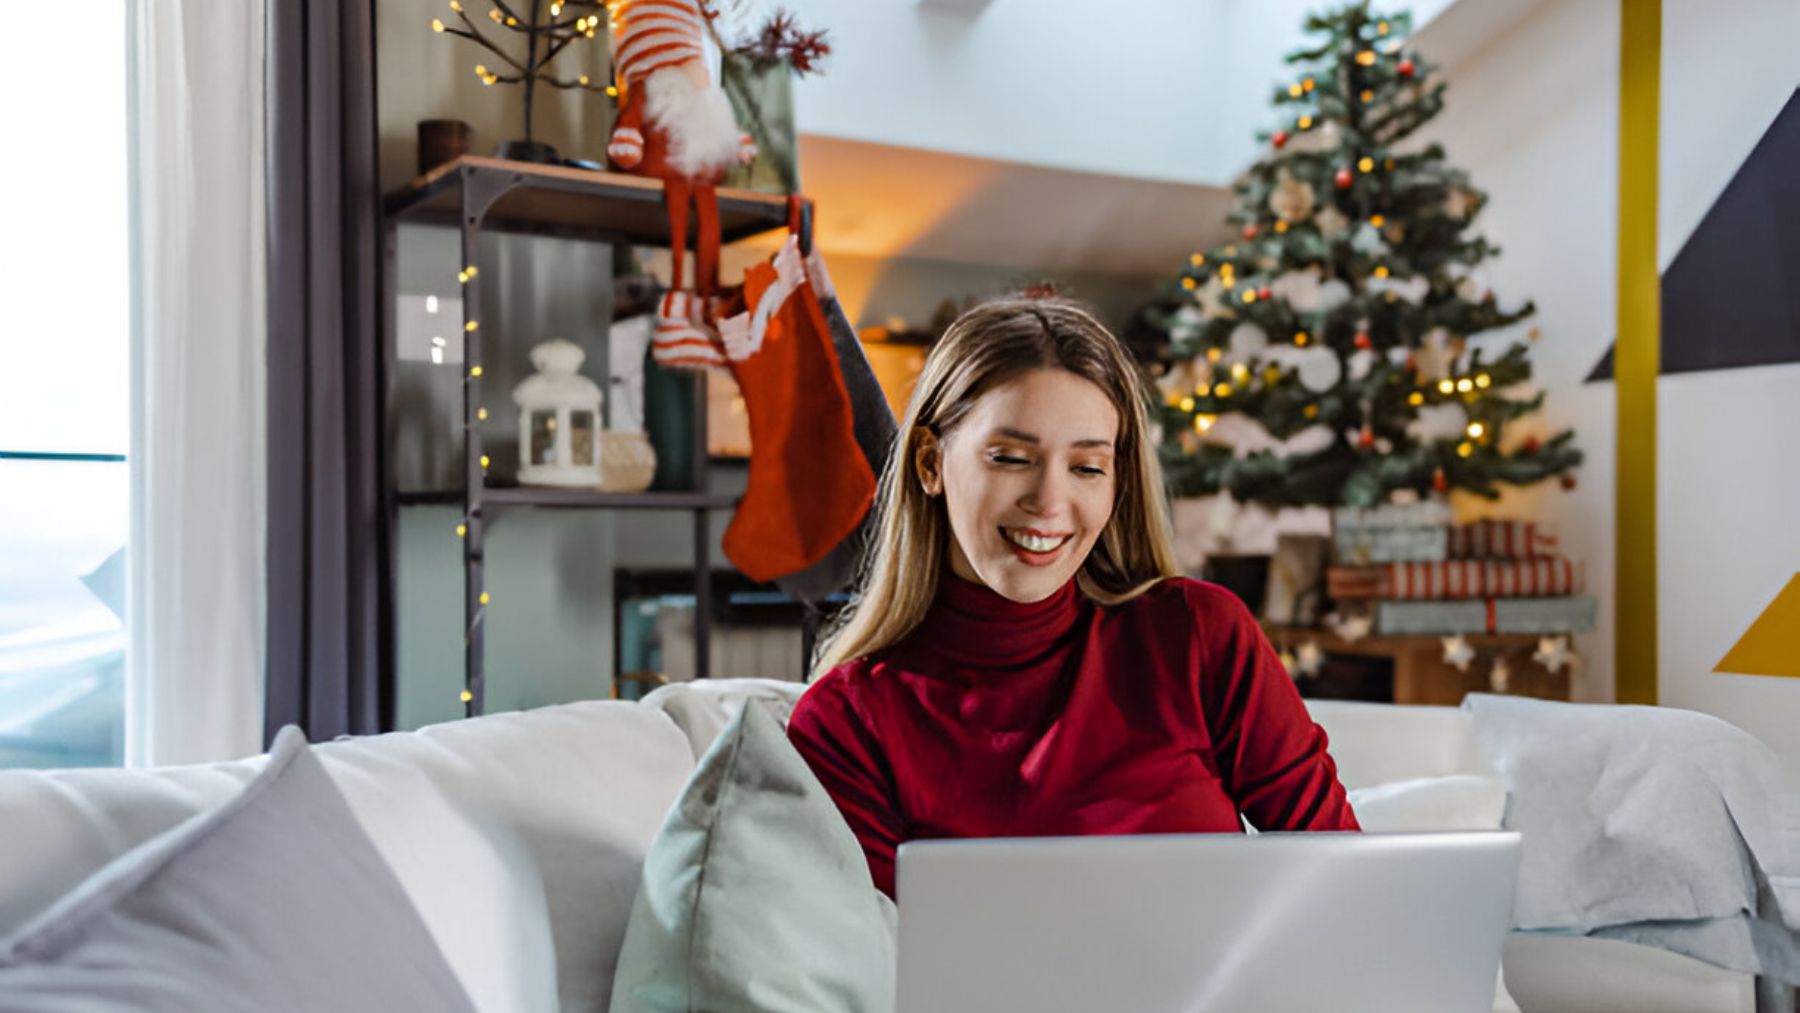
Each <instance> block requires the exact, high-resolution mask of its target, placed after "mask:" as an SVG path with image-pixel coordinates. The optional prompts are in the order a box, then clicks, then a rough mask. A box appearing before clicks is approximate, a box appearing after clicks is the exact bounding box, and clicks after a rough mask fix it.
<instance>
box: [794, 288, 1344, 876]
mask: <svg viewBox="0 0 1800 1013" xmlns="http://www.w3.org/2000/svg"><path fill="white" fill-rule="evenodd" d="M1145 404H1146V388H1145V384H1144V381H1143V379H1142V377H1141V376H1140V375H1139V373H1138V371H1137V368H1136V367H1135V366H1134V364H1133V363H1132V361H1131V359H1130V357H1129V356H1128V355H1127V354H1126V352H1125V349H1124V348H1123V346H1122V345H1121V344H1120V343H1119V341H1118V339H1117V338H1115V337H1114V336H1113V335H1112V334H1111V333H1109V332H1108V331H1107V330H1106V328H1104V327H1102V326H1101V325H1100V324H1099V323H1098V322H1096V321H1095V320H1094V319H1093V317H1091V316H1089V315H1088V314H1087V313H1086V312H1084V311H1082V310H1081V309H1079V308H1077V307H1076V306H1075V305H1073V304H1071V303H1068V302H1063V301H1059V300H1046V299H1006V300H1000V301H995V302H990V303H987V304H985V305H982V306H979V307H976V308H975V309H972V310H970V311H968V312H967V313H964V314H963V315H962V316H961V317H960V318H959V319H958V320H957V321H956V322H955V323H954V324H953V325H951V327H950V329H949V331H948V332H946V334H945V335H944V338H943V340H942V341H941V342H939V344H938V346H937V348H936V349H934V350H933V351H932V353H931V356H930V358H929V359H928V360H927V361H926V363H925V368H924V371H923V374H922V375H921V376H920V378H919V384H918V387H917V389H916V390H915V392H914V394H913V399H912V404H911V405H910V407H909V408H908V410H907V417H906V419H905V420H904V421H903V423H902V424H901V442H900V446H899V447H898V448H897V452H896V453H895V454H894V455H893V456H892V457H891V458H890V460H889V463H888V467H887V470H886V473H885V474H884V475H883V476H882V484H881V491H880V493H879V502H878V504H877V507H878V509H879V511H880V514H879V525H878V527H877V529H876V530H877V533H876V535H875V536H874V542H873V544H872V545H871V547H870V558H869V560H868V563H867V565H866V568H865V571H864V574H863V577H862V588H861V593H860V595H859V596H858V598H857V601H856V602H855V604H854V605H853V606H852V607H851V608H852V611H850V612H849V613H847V615H846V617H845V618H844V620H843V621H842V622H841V623H840V624H839V626H838V627H837V629H836V632H835V633H834V634H833V636H832V637H831V639H830V640H829V641H828V642H827V643H826V644H825V645H824V647H823V649H822V651H821V654H820V659H819V663H818V666H817V669H816V671H817V672H822V673H823V674H819V675H818V676H817V678H816V680H815V681H814V683H813V685H812V687H811V688H810V689H808V690H807V692H806V694H805V696H803V697H802V698H801V700H800V702H799V705H798V706H797V707H796V708H795V710H794V714H793V717H792V719H791V722H790V724H789V726H788V734H789V737H790V738H791V739H792V740H793V743H794V745H795V747H796V748H797V749H798V750H799V751H800V753H801V755H802V756H804V757H805V758H806V760H807V763H808V764H809V765H810V766H811V767H812V769H813V771H814V773H816V774H817V775H818V777H819V780H820V781H821V782H823V783H824V785H825V788H826V789H827V790H828V791H829V792H830V793H831V796H832V798H833V799H834V800H835V801H836V802H837V805H838V808H839V809H840V810H842V812H843V814H844V817H845V819H846V820H848V821H849V824H850V827H851V829H852V830H853V831H855V833H856V836H857V838H858V839H859V840H860V841H861V842H862V845H863V850H864V852H865V853H866V854H867V856H868V860H869V870H870V872H871V873H872V874H873V875H874V878H875V883H876V885H877V886H879V887H880V888H881V889H882V890H883V891H885V892H886V893H888V894H889V895H890V896H891V895H892V894H893V892H894V853H895V850H896V849H897V848H898V847H899V845H900V843H901V842H902V841H905V840H908V839H912V838H927V837H1002V836H1005V837H1017V836H1037V835H1079V834H1136V833H1194V832H1208V831H1220V832H1237V833H1241V832H1242V830H1243V826H1242V822H1241V820H1240V814H1242V816H1243V817H1246V818H1248V820H1249V821H1250V823H1251V824H1252V825H1254V826H1255V827H1257V828H1258V829H1262V830H1354V829H1357V825H1356V818H1355V816H1354V815H1352V813H1351V811H1350V806H1349V804H1348V803H1347V802H1346V800H1345V797H1344V789H1343V787H1342V786H1341V785H1339V784H1338V781H1337V768H1336V766H1335V765H1334V764H1333V763H1332V760H1331V757H1330V756H1328V755H1327V754H1326V752H1325V746H1326V740H1325V733H1324V732H1323V731H1322V730H1321V729H1320V728H1319V727H1318V726H1317V725H1315V724H1313V722H1312V721H1311V719H1310V718H1309V717H1308V715H1307V713H1306V709H1305V707H1304V705H1302V703H1301V701H1300V695H1299V693H1298V692H1296V691H1295V689H1294V686H1293V683H1292V682H1291V681H1290V680H1289V679H1288V676H1287V673H1286V672H1285V671H1284V670H1283V668H1282V666H1281V664H1280V662H1279V661H1278V660H1277V659H1276V657H1275V654H1274V652H1273V651H1272V650H1271V649H1270V647H1269V644H1268V641H1267V640H1266V639H1265V638H1264V637H1263V634H1262V631H1261V629H1260V628H1259V627H1258V626H1257V625H1256V621H1255V620H1254V619H1253V618H1252V617H1251V615H1250V613H1249V612H1248V611H1247V610H1246V609H1245V608H1244V606H1243V604H1242V603H1240V602H1239V601H1238V600H1237V598H1235V597H1234V596H1233V595H1232V594H1231V593H1230V592H1227V591H1224V590H1222V589H1220V588H1218V587H1215V586H1213V585H1211V584H1206V583H1202V582H1199V581H1195V580H1189V579H1187V578H1184V577H1181V576H1179V575H1178V571H1177V569H1176V567H1175V563H1174V554H1173V551H1172V549H1171V546H1170V535H1169V523H1168V516H1167V511H1166V509H1165V507H1164V504H1163V494H1162V476H1161V471H1160V469H1159V468H1158V466H1157V463H1156V458H1155V453H1154V448H1153V447H1152V446H1151V445H1150V437H1149V434H1148V423H1147V422H1146V419H1145V410H1144V406H1145Z"/></svg>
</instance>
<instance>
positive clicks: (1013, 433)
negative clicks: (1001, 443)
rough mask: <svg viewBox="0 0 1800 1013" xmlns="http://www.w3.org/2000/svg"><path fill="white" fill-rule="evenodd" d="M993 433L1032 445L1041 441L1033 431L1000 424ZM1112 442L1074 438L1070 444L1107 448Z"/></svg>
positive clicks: (1080, 446) (1082, 446)
mask: <svg viewBox="0 0 1800 1013" xmlns="http://www.w3.org/2000/svg"><path fill="white" fill-rule="evenodd" d="M994 435H995V436H1004V437H1007V438H1008V439H1013V440H1018V441H1019V442H1020V443H1030V444H1032V445H1034V446H1035V445H1037V444H1039V443H1042V442H1043V441H1042V440H1040V439H1038V438H1037V436H1036V435H1035V434H1033V433H1028V432H1026V431H1024V430H1023V429H1009V428H1007V427H1005V426H1002V427H1000V428H999V429H996V430H994ZM1113 442H1114V441H1112V440H1076V441H1075V442H1074V443H1072V444H1070V446H1072V447H1079V448H1082V449H1086V448H1089V447H1108V448H1110V447H1112V445H1113Z"/></svg>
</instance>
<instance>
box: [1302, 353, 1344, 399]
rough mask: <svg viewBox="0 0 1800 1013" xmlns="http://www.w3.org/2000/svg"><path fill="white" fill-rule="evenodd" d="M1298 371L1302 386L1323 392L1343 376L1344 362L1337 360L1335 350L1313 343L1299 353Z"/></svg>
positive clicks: (1318, 392)
mask: <svg viewBox="0 0 1800 1013" xmlns="http://www.w3.org/2000/svg"><path fill="white" fill-rule="evenodd" d="M1298 372H1299V375H1300V385H1301V386H1302V387H1305V388H1306V389H1307V390H1310V391H1312V392H1313V393H1314V394H1323V393H1325V392H1326V391H1328V390H1330V389H1331V388H1333V387H1336V386H1337V384H1338V381H1339V380H1341V379H1343V378H1344V364H1343V363H1341V362H1339V361H1338V357H1337V353H1336V352H1334V351H1332V350H1331V349H1329V348H1325V347H1322V346H1318V345H1315V346H1313V347H1311V348H1309V349H1306V350H1305V351H1304V352H1303V353H1302V354H1301V356H1300V364H1299V370H1298Z"/></svg>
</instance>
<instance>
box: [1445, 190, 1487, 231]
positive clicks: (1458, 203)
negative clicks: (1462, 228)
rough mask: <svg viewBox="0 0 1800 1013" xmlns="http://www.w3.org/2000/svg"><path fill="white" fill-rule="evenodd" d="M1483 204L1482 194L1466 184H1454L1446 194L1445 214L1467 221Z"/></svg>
mask: <svg viewBox="0 0 1800 1013" xmlns="http://www.w3.org/2000/svg"><path fill="white" fill-rule="evenodd" d="M1480 206H1481V195H1480V194H1479V193H1476V192H1475V191H1474V190H1471V189H1469V188H1468V187H1466V186H1453V187H1451V188H1450V189H1449V191H1448V192H1447V193H1445V194H1444V214H1446V215H1448V216H1450V217H1451V218H1454V219H1456V220H1457V221H1459V222H1461V221H1467V220H1468V219H1469V218H1470V217H1471V216H1472V215H1474V214H1475V211H1476V209H1478V208H1479V207H1480Z"/></svg>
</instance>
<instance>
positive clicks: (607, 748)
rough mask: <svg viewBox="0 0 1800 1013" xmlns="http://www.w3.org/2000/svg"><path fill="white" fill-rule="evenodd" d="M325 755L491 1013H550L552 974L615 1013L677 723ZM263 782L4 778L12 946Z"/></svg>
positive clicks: (557, 723) (365, 743)
mask: <svg viewBox="0 0 1800 1013" xmlns="http://www.w3.org/2000/svg"><path fill="white" fill-rule="evenodd" d="M314 751H315V753H316V754H317V755H318V757H319V759H320V760H321V761H322V762H323V763H324V765H325V768H326V770H327V771H328V772H329V773H330V774H331V775H332V778H333V780H334V781H335V782H336V783H337V784H338V786H339V788H340V790H342V791H343V793H344V796H345V798H346V800H347V801H348V802H349V804H350V807H351V809H352V810H353V811H354V812H355V813H356V814H357V817H358V818H359V819H360V820H362V821H363V825H364V827H365V828H366V829H367V831H368V833H369V835H370V837H371V838H372V839H373V840H374V841H375V844H376V846H377V847H378V848H379V849H380V850H381V853H382V855H383V857H384V858H386V859H387V860H388V863H389V865H390V866H391V867H392V868H393V869H394V872H395V874H396V875H397V876H398V877H399V879H400V881H401V884H402V885H403V886H404V887H405V888H406V890H407V893H408V895H409V896H410V897H411V898H412V899H413V901H414V904H415V905H416V906H417V907H418V909H419V912H420V914H421V916H422V917H423V918H424V920H425V923H426V925H427V926H428V927H430V929H431V931H432V935H433V936H434V937H435V938H436V939H437V941H438V944H439V946H440V948H441V949H442V950H443V951H444V954H445V956H446V957H447V958H448V959H449V961H450V964H451V966H452V967H453V968H454V969H455V970H456V972H457V974H458V975H459V976H460V977H461V978H462V979H463V981H464V983H465V985H466V987H467V989H468V992H469V994H470V996H471V997H472V998H473V999H474V1000H475V1002H476V1003H477V1006H478V1008H479V1009H481V1010H483V1011H484V1013H488V1011H493V1013H500V1011H511V1010H527V1009H530V1010H535V1009H542V1008H545V1003H544V1002H543V992H544V991H545V989H546V988H547V987H550V986H547V985H546V984H545V982H544V976H545V974H546V973H550V972H549V971H548V970H547V969H549V968H554V971H553V973H554V979H555V980H554V986H553V987H554V989H555V995H556V997H557V1001H558V1003H559V1004H560V1008H561V1009H563V1010H566V1011H570V1013H581V1011H593V1010H604V1009H605V1008H606V1006H607V1000H608V997H609V996H610V994H611V988H612V975H613V968H614V967H615V961H616V956H617V952H618V946H619V941H620V939H621V938H623V936H624V932H625V922H626V919H627V917H628V916H629V914H630V910H631V898H632V897H633V895H634V894H635V892H636V890H637V881H638V873H639V868H640V866H641V864H642V861H643V855H644V851H645V849H647V848H648V846H649V843H650V838H651V837H652V836H653V835H654V834H655V832H656V828H657V826H658V825H659V824H660V822H661V820H662V818H663V816H664V814H665V813H667V811H668V809H669V806H670V804H671V803H672V802H673V801H674V799H675V797H676V796H677V795H678V794H679V793H680V791H681V787H682V785H683V784H684V783H685V782H686V780H687V776H688V773H689V772H690V771H691V770H692V769H693V756H692V753H691V752H690V751H689V748H688V741H687V739H686V738H685V737H684V736H683V734H682V732H681V731H680V730H679V729H678V728H676V726H675V725H674V724H673V723H672V722H671V721H670V720H669V719H668V717H667V716H665V715H664V714H662V713H661V712H659V711H656V710H652V709H649V708H645V707H641V706H638V705H636V704H628V703H618V702H612V701H605V702H594V703H577V704H567V705H563V706H558V707H546V708H543V709H541V710H535V711H526V712H521V713H513V714H494V715H489V716H486V717H482V718H476V719H474V720H469V721H457V722H451V723H448V724H444V725H437V726H433V727H429V728H425V729H421V730H419V731H417V732H397V733H393V734H389V735H380V736H370V737H366V738H357V739H346V740H341V741H338V742H330V743H324V744H321V745H319V746H316V747H315V750H314ZM262 764H263V760H262V759H261V758H252V759H249V760H240V761H234V762H231V763H222V764H213V765H208V766H193V767H177V768H167V769H162V770H71V771H0V825H4V826H6V828H7V830H6V832H5V833H3V834H0V933H4V932H5V931H6V930H8V929H10V928H13V927H16V926H17V925H18V924H20V923H22V922H23V921H24V920H26V919H28V918H30V917H31V916H32V915H34V914H36V913H37V912H39V911H41V910H43V909H44V908H45V907H47V906H48V905H49V904H51V903H52V902H53V901H54V900H55V899H56V898H57V897H59V896H61V895H62V894H63V893H65V892H67V891H68V890H69V889H71V888H73V887H74V886H75V884H77V883H79V882H80V881H81V880H82V879H84V878H85V877H87V876H88V875H89V874H91V873H92V872H94V871H95V870H96V869H98V868H100V867H101V866H102V865H104V864H106V863H107V862H108V861H110V860H111V859H113V858H115V857H117V856H118V855H120V854H123V853H124V852H126V851H128V850H130V849H131V848H132V847H133V846H135V845H136V844H138V843H140V842H142V841H144V840H147V839H148V838H150V837H152V836H154V835H155V834H157V833H160V832H162V831H164V830H167V829H169V828H170V827H173V826H174V825H176V824H177V823H180V822H181V821H182V820H183V819H185V818H187V817H189V816H192V815H194V814H195V813H198V812H201V811H204V810H206V809H209V808H212V807H214V806H216V805H218V804H220V803H222V802H223V801H225V800H226V799H228V798H230V797H231V796H233V795H235V794H236V793H237V792H238V791H239V790H241V788H242V786H243V784H244V783H246V782H247V781H249V780H250V778H252V777H253V776H254V775H255V773H256V772H257V771H258V770H259V769H260V768H261V766H262ZM427 789H429V790H427ZM434 798H435V799H438V800H440V801H438V802H435V803H434V802H433V801H432V800H433V799H434ZM546 920H547V923H548V924H547V927H546Z"/></svg>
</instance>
